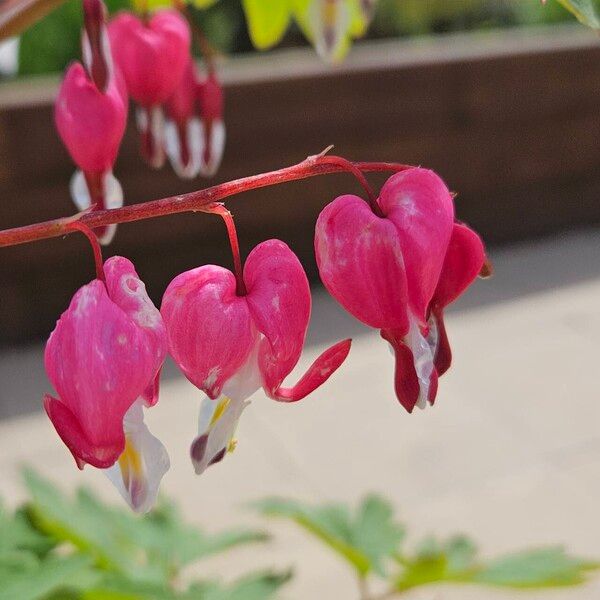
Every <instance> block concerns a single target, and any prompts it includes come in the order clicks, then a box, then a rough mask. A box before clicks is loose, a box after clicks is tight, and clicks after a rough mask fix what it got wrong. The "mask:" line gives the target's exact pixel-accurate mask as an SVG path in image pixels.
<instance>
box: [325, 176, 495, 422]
mask: <svg viewBox="0 0 600 600" xmlns="http://www.w3.org/2000/svg"><path fill="white" fill-rule="evenodd" d="M376 209H377V212H378V213H380V214H375V212H374V211H373V210H372V208H371V207H370V206H369V205H368V204H367V203H366V202H365V201H364V200H362V199H361V198H359V197H358V196H352V195H347V196H341V197H339V198H337V199H336V200H334V201H333V202H332V203H331V204H329V205H328V206H327V207H325V209H324V210H323V211H322V213H321V214H320V216H319V219H318V221H317V225H316V234H315V252H316V258H317V265H318V267H319V273H320V275H321V279H322V281H323V283H324V284H325V287H326V288H327V289H328V291H329V292H330V293H331V295H332V296H333V297H334V298H336V299H337V300H338V302H339V303H340V304H341V305H342V306H343V307H344V308H345V309H346V310H348V311H349V312H350V313H351V314H353V315H354V316H355V317H356V318H358V319H359V320H361V321H362V322H363V323H366V324H367V325H370V326H371V327H375V328H377V329H380V330H381V335H382V337H383V338H384V339H386V340H387V341H388V342H389V343H390V345H391V346H392V349H393V351H394V354H395V359H396V370H395V390H396V395H397V397H398V400H399V401H400V402H401V404H402V405H403V406H404V407H405V408H406V410H408V411H409V412H412V410H413V408H414V407H415V406H419V407H421V408H422V407H424V406H425V405H426V403H427V402H428V401H429V403H431V404H433V402H434V400H435V396H436V393H437V380H438V374H440V375H441V374H442V373H443V372H444V371H445V370H447V368H448V367H449V365H450V348H449V345H448V340H447V337H446V333H445V328H444V324H443V308H444V307H445V306H446V305H447V304H449V303H450V302H452V301H453V300H454V299H455V298H456V297H457V296H458V295H459V294H460V293H462V292H463V291H464V290H465V289H466V288H467V286H468V285H469V284H470V283H471V282H472V281H473V279H474V278H475V277H476V276H477V274H478V272H479V271H480V270H481V268H482V265H483V262H484V258H485V256H484V249H483V244H482V243H481V240H480V239H479V237H478V236H477V234H475V233H474V232H473V231H471V230H470V229H468V228H467V227H466V226H464V225H461V224H455V223H454V203H453V200H452V196H451V194H450V192H449V191H448V189H447V187H446V185H445V184H444V182H443V181H442V180H441V179H440V178H439V177H438V176H437V175H436V174H435V173H433V172H432V171H428V170H426V169H420V168H413V169H408V170H406V171H403V172H400V173H397V174H395V175H393V176H392V177H390V178H389V179H388V181H387V182H386V183H385V185H384V186H383V188H382V190H381V193H380V196H379V198H378V199H377V200H376Z"/></svg>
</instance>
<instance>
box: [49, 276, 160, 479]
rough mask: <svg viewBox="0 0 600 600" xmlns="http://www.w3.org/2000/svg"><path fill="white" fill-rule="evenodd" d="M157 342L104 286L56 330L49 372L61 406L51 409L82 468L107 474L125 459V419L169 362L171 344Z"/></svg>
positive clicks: (96, 285) (94, 287) (86, 293)
mask: <svg viewBox="0 0 600 600" xmlns="http://www.w3.org/2000/svg"><path fill="white" fill-rule="evenodd" d="M154 339H155V334H154V333H151V334H149V332H148V330H146V329H144V328H142V327H140V326H139V325H138V323H137V322H136V321H135V320H134V318H132V317H130V316H129V314H127V313H126V312H125V311H124V310H123V309H122V308H121V307H119V306H118V305H117V304H116V303H115V302H113V301H112V300H111V298H110V297H109V295H108V293H107V291H106V287H105V285H104V283H103V282H101V281H99V280H97V279H96V280H94V281H92V282H91V283H89V284H87V285H85V286H83V287H82V288H81V289H80V290H79V291H78V292H77V293H76V294H75V296H74V297H73V299H72V301H71V304H70V306H69V308H68V309H67V310H66V311H65V312H64V313H63V315H62V316H61V318H60V319H59V321H58V323H57V324H56V328H55V329H54V331H53V332H52V334H51V335H50V338H49V340H48V343H47V344H46V352H45V365H46V372H47V374H48V377H49V379H50V381H51V382H52V384H53V385H54V388H55V389H56V392H57V395H58V398H59V400H58V401H57V402H59V403H60V406H57V405H56V404H55V403H50V404H48V405H47V409H48V407H50V412H49V414H51V413H52V414H54V415H55V417H56V418H54V417H52V414H51V418H52V419H53V422H55V424H56V423H59V422H60V425H58V426H57V427H60V429H59V433H60V435H61V436H63V437H65V438H68V440H69V442H68V445H69V449H70V450H71V451H72V452H73V453H74V454H75V455H76V456H78V457H79V459H80V460H81V461H83V462H88V459H90V463H91V464H93V465H95V466H101V467H102V468H104V467H107V466H110V464H111V463H110V461H111V460H112V461H113V462H114V460H116V458H118V452H117V450H118V451H121V450H122V449H123V416H124V415H125V413H126V412H127V410H128V409H129V407H130V406H131V405H132V404H133V402H135V400H136V399H137V398H138V396H140V395H141V394H142V393H143V392H144V390H145V389H146V387H147V386H148V385H149V383H150V382H151V380H152V379H153V378H154V377H155V375H156V373H157V371H158V369H159V367H160V365H161V364H162V360H163V358H164V340H163V343H162V348H161V347H160V343H154ZM56 415H58V416H56ZM69 432H70V433H69ZM78 441H79V442H81V444H80V445H79V446H78V445H77V444H78ZM106 449H111V451H114V452H115V454H110V453H108V451H107V450H106Z"/></svg>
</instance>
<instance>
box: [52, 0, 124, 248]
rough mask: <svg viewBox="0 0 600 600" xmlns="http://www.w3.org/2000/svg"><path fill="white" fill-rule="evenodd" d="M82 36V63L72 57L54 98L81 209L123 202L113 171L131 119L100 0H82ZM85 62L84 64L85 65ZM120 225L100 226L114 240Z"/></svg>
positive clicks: (105, 237) (116, 205) (103, 239)
mask: <svg viewBox="0 0 600 600" xmlns="http://www.w3.org/2000/svg"><path fill="white" fill-rule="evenodd" d="M84 8H85V16H86V28H87V31H86V32H84V34H83V37H82V48H83V58H84V64H83V65H82V64H81V63H78V62H76V63H73V64H72V65H71V66H70V67H69V68H68V70H67V72H66V74H65V77H64V79H63V81H62V84H61V87H60V90H59V92H58V97H57V100H56V104H55V110H54V118H55V123H56V127H57V129H58V133H59V135H60V137H61V139H62V141H63V143H64V144H65V146H66V148H67V150H68V151H69V154H70V155H71V158H72V159H73V161H74V162H75V164H76V165H77V166H78V167H79V170H78V171H76V172H75V174H74V176H73V178H72V180H71V195H72V198H73V201H74V202H75V204H76V205H77V207H78V208H79V210H86V209H88V208H89V207H90V206H92V205H94V207H95V209H97V210H101V209H105V208H119V207H121V206H123V191H122V189H121V185H120V184H119V182H118V180H117V179H116V178H115V176H114V175H113V173H112V168H113V165H114V163H115V160H116V158H117V153H118V150H119V146H120V144H121V140H122V138H123V133H124V132H125V125H126V121H127V94H126V91H125V89H124V86H123V84H122V81H121V80H120V78H119V75H118V73H117V72H116V71H115V69H114V68H113V64H112V57H111V51H110V46H109V43H108V38H107V35H106V28H105V25H104V15H105V8H104V5H103V4H102V3H101V1H100V0H86V2H85V3H84ZM84 65H85V66H84ZM115 230H116V225H110V226H108V227H104V228H99V229H98V230H97V231H96V234H97V235H98V237H99V239H100V241H101V242H102V243H104V244H107V243H109V242H110V241H111V239H112V238H113V236H114V233H115Z"/></svg>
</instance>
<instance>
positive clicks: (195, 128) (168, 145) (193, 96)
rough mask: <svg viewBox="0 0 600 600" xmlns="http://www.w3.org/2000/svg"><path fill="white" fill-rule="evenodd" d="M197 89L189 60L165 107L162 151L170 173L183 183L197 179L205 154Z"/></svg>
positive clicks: (193, 67) (193, 71)
mask: <svg viewBox="0 0 600 600" xmlns="http://www.w3.org/2000/svg"><path fill="white" fill-rule="evenodd" d="M197 87H198V81H197V75H196V67H195V66H194V61H193V60H192V57H191V56H190V57H189V60H188V64H187V67H186V69H185V71H184V73H183V77H182V78H181V80H180V81H179V85H178V86H177V88H176V89H175V92H174V93H173V94H172V95H171V97H170V98H169V99H168V100H167V102H166V103H165V113H166V122H165V150H166V152H167V156H168V157H169V160H170V162H171V166H172V167H173V170H174V171H175V173H177V175H179V177H182V178H184V179H193V178H194V177H196V176H197V175H198V173H199V172H200V167H201V162H202V155H203V152H204V138H203V131H202V123H201V121H200V116H199V110H198V98H197V95H198V94H197Z"/></svg>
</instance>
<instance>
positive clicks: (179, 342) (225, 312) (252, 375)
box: [161, 240, 350, 473]
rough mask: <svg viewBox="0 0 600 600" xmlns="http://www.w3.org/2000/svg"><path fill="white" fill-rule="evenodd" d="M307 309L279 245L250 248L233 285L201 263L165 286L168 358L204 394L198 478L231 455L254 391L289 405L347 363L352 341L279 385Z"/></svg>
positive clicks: (195, 454) (298, 269) (226, 274)
mask: <svg viewBox="0 0 600 600" xmlns="http://www.w3.org/2000/svg"><path fill="white" fill-rule="evenodd" d="M234 252H235V250H234ZM238 264H239V263H238ZM236 270H237V269H236ZM310 311H311V296H310V289H309V285H308V280H307V278H306V274H305V273H304V269H303V268H302V265H301V264H300V261H299V260H298V258H297V257H296V255H295V254H294V253H293V252H292V251H291V250H290V249H289V248H288V246H286V244H284V243H283V242H281V241H279V240H269V241H267V242H263V243H261V244H259V245H258V246H257V247H256V248H254V250H252V252H251V253H250V255H249V256H248V259H247V260H246V264H245V266H244V268H243V276H242V273H241V267H240V269H239V270H238V279H237V282H236V276H235V275H234V274H233V273H232V272H231V271H229V270H227V269H225V268H223V267H218V266H215V265H205V266H202V267H199V268H197V269H192V270H191V271H187V272H185V273H182V274H181V275H179V276H177V277H176V278H175V279H174V280H173V281H172V282H171V283H170V285H169V286H168V288H167V291H166V292H165V295H164V298H163V302H162V306H161V313H162V315H163V318H164V320H165V324H166V326H167V332H168V339H169V352H170V353H171V356H172V357H173V358H174V360H175V362H176V363H177V365H178V366H179V368H180V369H181V370H182V371H183V373H184V374H185V376H186V377H187V378H188V379H189V380H190V381H191V382H192V383H193V384H194V385H195V386H196V387H198V388H199V389H201V390H202V391H204V392H205V393H206V395H207V398H206V399H205V400H204V401H203V404H202V408H201V411H200V419H199V432H198V437H196V439H195V440H194V442H193V443H192V447H191V458H192V462H193V464H194V467H195V470H196V472H197V473H202V472H203V471H204V470H205V469H206V468H207V467H208V466H210V465H211V464H214V463H216V462H219V461H220V460H222V459H223V457H224V456H225V454H226V453H227V451H231V450H233V448H234V447H235V440H234V439H233V438H234V434H235V429H236V426H237V422H238V420H239V418H240V415H241V413H242V411H243V410H244V408H245V407H246V406H247V405H248V398H249V397H250V396H251V395H252V394H253V393H254V392H255V391H257V390H258V389H259V388H261V387H262V388H263V389H264V391H265V392H266V394H267V395H268V396H269V397H270V398H272V399H274V400H278V401H280V402H295V401H297V400H300V399H302V398H304V397H305V396H307V395H308V394H310V393H311V392H312V391H314V390H315V389H316V388H317V387H319V386H320V385H321V384H322V383H324V382H325V381H326V380H327V379H328V378H329V377H330V376H331V374H332V373H333V372H334V371H335V370H336V369H337V368H338V367H339V366H340V365H341V364H342V362H343V361H344V360H345V358H346V356H347V355H348V352H349V350H350V340H345V341H342V342H339V343H338V344H336V345H334V346H333V347H331V348H329V349H328V350H326V351H325V352H324V353H323V354H321V355H320V356H319V357H318V358H317V359H316V360H315V362H314V363H313V364H312V365H311V366H310V367H309V369H308V371H307V372H306V373H305V375H304V376H303V377H302V378H301V379H300V380H299V382H298V383H297V384H296V385H294V386H292V387H284V386H283V381H284V379H285V378H286V377H287V376H288V375H289V374H290V373H291V371H292V369H293V368H294V367H295V365H296V364H297V362H298V360H299V359H300V355H301V353H302V348H303V345H304V339H305V335H306V330H307V328H308V321H309V318H310Z"/></svg>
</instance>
